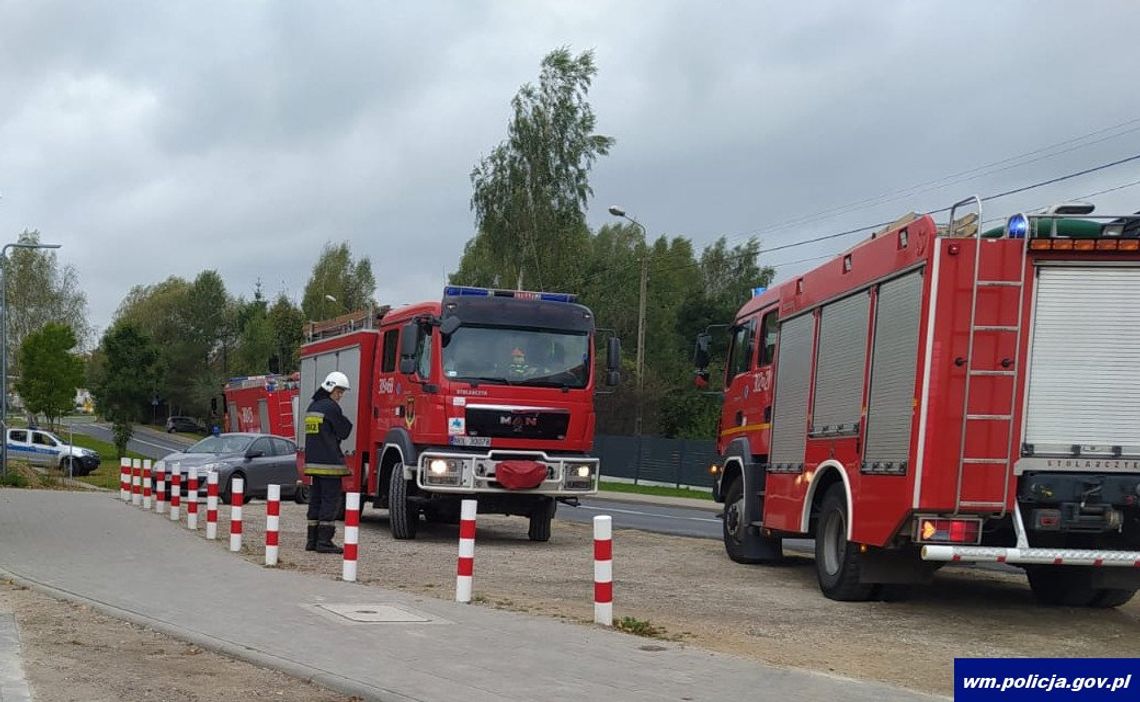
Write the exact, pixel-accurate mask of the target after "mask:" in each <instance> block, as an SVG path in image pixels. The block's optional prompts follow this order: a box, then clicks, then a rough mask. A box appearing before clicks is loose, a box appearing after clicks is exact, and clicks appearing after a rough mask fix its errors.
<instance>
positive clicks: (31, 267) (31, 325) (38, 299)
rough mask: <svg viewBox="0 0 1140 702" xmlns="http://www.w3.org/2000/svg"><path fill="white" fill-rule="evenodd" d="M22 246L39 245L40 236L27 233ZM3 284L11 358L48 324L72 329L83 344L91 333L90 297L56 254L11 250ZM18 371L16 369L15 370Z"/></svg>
mask: <svg viewBox="0 0 1140 702" xmlns="http://www.w3.org/2000/svg"><path fill="white" fill-rule="evenodd" d="M18 241H19V243H22V244H38V243H40V233H39V231H36V230H25V231H24V232H23V233H22V234H20V237H19V239H18ZM0 265H3V266H4V285H5V286H6V293H7V301H8V351H9V354H10V357H13V358H14V357H15V354H13V352H14V351H15V350H16V349H19V348H20V346H21V345H22V344H23V342H24V339H25V338H27V336H28V335H29V334H31V333H32V332H34V331H36V330H37V329H39V328H40V327H42V326H44V325H45V324H47V323H48V322H59V323H60V324H66V325H67V326H68V327H70V328H71V329H72V331H73V333H74V334H75V337H76V340H77V342H78V343H79V344H80V345H85V344H86V343H87V341H88V337H89V336H90V333H91V327H90V325H89V324H88V323H87V296H86V295H84V294H83V291H82V290H81V289H80V287H79V274H78V273H77V272H76V270H75V267H74V266H71V265H66V266H61V265H60V263H59V259H58V257H57V256H56V254H55V252H53V251H50V250H45V249H22V248H21V249H12V251H11V253H10V254H9V256H8V259H7V260H5V261H0ZM13 370H17V369H15V368H14V369H13Z"/></svg>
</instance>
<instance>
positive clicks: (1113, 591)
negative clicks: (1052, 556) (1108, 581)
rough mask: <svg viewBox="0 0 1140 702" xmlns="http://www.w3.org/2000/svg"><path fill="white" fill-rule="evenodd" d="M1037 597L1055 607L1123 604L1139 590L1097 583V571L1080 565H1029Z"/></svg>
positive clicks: (1027, 573)
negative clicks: (1097, 585)
mask: <svg viewBox="0 0 1140 702" xmlns="http://www.w3.org/2000/svg"><path fill="white" fill-rule="evenodd" d="M1025 575H1026V576H1027V577H1028V578H1029V589H1031V590H1032V591H1033V597H1035V598H1036V599H1037V601H1038V602H1040V603H1041V604H1044V605H1051V606H1055V607H1100V608H1109V607H1119V606H1120V605H1122V604H1125V603H1126V602H1128V601H1129V600H1131V599H1132V597H1133V596H1134V595H1135V594H1136V590H1130V589H1117V588H1098V587H1093V584H1092V579H1093V576H1094V575H1095V573H1093V571H1092V569H1091V568H1088V567H1080V566H1030V567H1027V568H1026V569H1025Z"/></svg>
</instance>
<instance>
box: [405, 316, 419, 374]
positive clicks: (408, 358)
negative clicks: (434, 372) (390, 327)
mask: <svg viewBox="0 0 1140 702" xmlns="http://www.w3.org/2000/svg"><path fill="white" fill-rule="evenodd" d="M419 343H420V325H419V324H418V323H416V322H415V321H414V320H413V321H411V322H408V323H407V324H405V325H404V328H403V329H402V330H401V331H400V372H401V373H403V374H404V375H411V374H412V373H415V372H416V349H417V348H418V347H419Z"/></svg>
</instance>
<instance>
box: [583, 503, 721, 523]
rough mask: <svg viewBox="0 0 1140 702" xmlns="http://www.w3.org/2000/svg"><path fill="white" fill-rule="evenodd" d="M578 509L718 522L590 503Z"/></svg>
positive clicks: (718, 521)
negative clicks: (591, 504) (592, 505)
mask: <svg viewBox="0 0 1140 702" xmlns="http://www.w3.org/2000/svg"><path fill="white" fill-rule="evenodd" d="M578 507H579V508H580V509H592V510H594V511H595V512H615V513H617V514H636V515H638V516H641V517H660V518H663V519H681V520H685V521H690V522H716V523H718V524H719V523H720V520H719V519H716V518H715V517H678V516H676V515H672V514H660V513H659V512H639V511H637V510H634V509H613V508H610V507H591V506H590V505H578Z"/></svg>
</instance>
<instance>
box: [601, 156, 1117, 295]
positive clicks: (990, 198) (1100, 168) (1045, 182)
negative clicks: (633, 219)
mask: <svg viewBox="0 0 1140 702" xmlns="http://www.w3.org/2000/svg"><path fill="white" fill-rule="evenodd" d="M1137 160H1140V154H1134V155H1132V156H1128V157H1126V158H1122V159H1117V160H1115V161H1110V162H1108V163H1102V164H1100V165H1098V166H1092V167H1090V168H1085V169H1083V170H1080V171H1076V172H1073V173H1066V174H1064V175H1060V176H1055V177H1053V178H1048V179H1046V180H1042V181H1038V182H1036V183H1030V184H1029V185H1023V186H1019V187H1016V188H1012V189H1010V190H1005V191H1002V192H999V193H994V194H992V195H986V196H984V197H982V198H980V199H981V201H982V202H991V201H993V200H999V199H1001V198H1004V197H1009V196H1010V195H1017V194H1019V193H1023V192H1027V191H1030V190H1034V189H1036V188H1042V187H1045V186H1047V185H1054V184H1056V183H1061V182H1064V181H1067V180H1072V179H1074V178H1080V177H1081V176H1086V175H1089V174H1091V173H1096V172H1098V171H1103V170H1106V169H1109V168H1113V167H1115V166H1120V165H1123V164H1125V163H1130V162H1132V161H1137ZM1138 183H1140V181H1136V182H1134V183H1127V184H1124V185H1120V186H1116V187H1113V188H1109V189H1107V190H1104V191H1101V192H1097V193H1091V194H1089V195H1084V196H1081V197H1094V196H1096V195H1102V194H1104V193H1107V192H1113V191H1114V190H1122V189H1124V188H1127V187H1131V186H1133V185H1136V184H1138ZM949 211H950V208H949V207H943V208H941V209H937V210H931V211H929V212H927V214H930V215H935V214H941V213H944V212H949ZM892 221H893V220H891V221H886V222H879V223H877V224H870V225H866V226H862V227H856V228H854V229H847V230H844V231H841V232H835V233H833V234H825V235H822V236H817V237H812V238H810V239H801V240H799V241H794V242H790V243H787V244H780V245H778V246H772V247H768V248H764V249H759V250H757V252H756V254H755V255H757V256H758V255H760V254H765V253H772V252H774V251H783V250H785V249H791V248H796V247H798V246H806V245H807V244H816V243H819V242H821V241H830V240H832V239H839V238H842V237H845V236H851V235H853V234H859V233H862V232H868V231H874V230H877V229H881V228H883V227H885V226H887V225H889V224H891V222H892ZM749 253H750V252H747V251H741V252H739V253H738V254H735V257H740V256H744V255H748V254H749ZM729 255H730V256H733V254H729ZM832 255H834V254H828V256H827V257H830V256H832ZM690 265H699V263H698V262H696V261H693V262H687V263H685V264H682V265H680V266H668V267H664V268H658V269H657V270H658V271H661V270H666V271H668V270H677V269H679V268H684V267H687V266H690ZM630 267H631V266H630V265H629V264H626V265H622V266H615V267H612V268H609V269H607V270H603V271H598V272H596V273H594V274H592V275H590V276H588V277H587V278H586V279H585V280H584V281H583V283H587V282H590V281H592V280H594V279H596V278H597V277H599V276H601V275H609V274H612V273H614V272H618V271H620V270H622V269H627V268H630Z"/></svg>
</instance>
